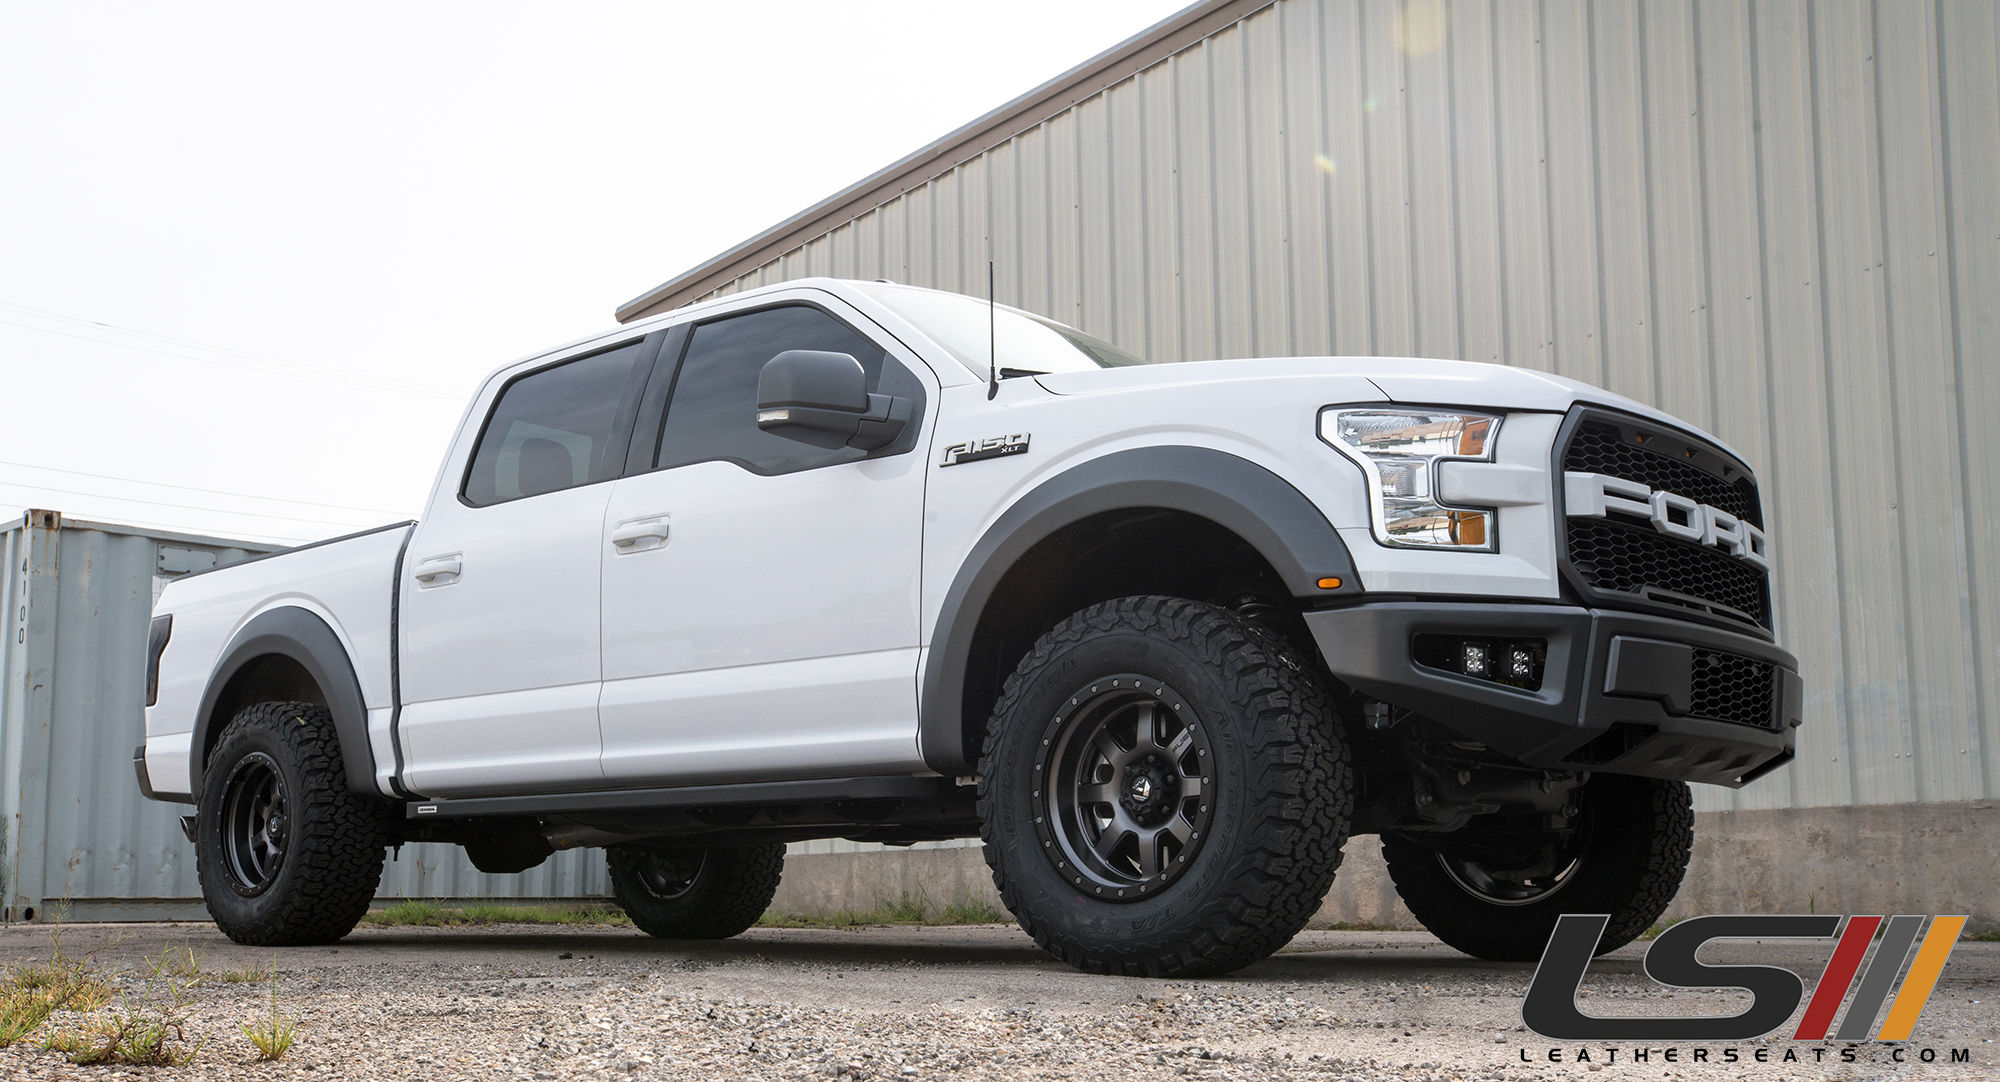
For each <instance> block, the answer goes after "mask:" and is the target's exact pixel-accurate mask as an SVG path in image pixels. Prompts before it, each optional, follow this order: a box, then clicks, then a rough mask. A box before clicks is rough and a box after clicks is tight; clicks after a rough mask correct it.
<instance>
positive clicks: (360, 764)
mask: <svg viewBox="0 0 2000 1082" xmlns="http://www.w3.org/2000/svg"><path fill="white" fill-rule="evenodd" d="M272 655H276V656H279V657H284V658H289V659H290V660H292V661H293V662H296V663H297V664H298V666H299V667H300V668H302V669H304V670H305V671H306V674H307V675H308V676H311V677H312V679H313V682H314V683H315V684H317V685H319V690H320V693H321V694H322V695H324V696H326V708H327V710H328V711H329V712H330V713H332V715H333V727H334V732H335V733H336V734H338V735H339V737H340V758H341V762H342V763H343V764H344V765H345V766H346V767H347V787H348V788H349V789H352V790H354V791H355V792H357V793H366V794H368V795H369V796H379V795H380V793H379V792H378V791H377V790H376V788H375V753H374V749H373V748H371V747H369V745H368V705H367V702H366V700H364V699H363V698H362V697H361V680H360V678H359V677H357V676H355V675H354V664H353V662H352V661H350V660H349V659H348V656H347V650H346V648H345V647H343V646H342V645H341V644H340V637H339V636H338V635H335V634H334V633H333V629H332V628H330V627H328V626H327V625H326V621H325V620H322V619H320V618H319V616H318V614H316V613H313V612H310V611H308V610H306V609H301V608H297V607H294V606H286V607H284V608H277V609H272V610H270V611H269V612H265V613H260V614H259V615H258V616H257V617H256V618H254V619H252V620H251V621H250V622H249V623H247V624H245V625H243V629H242V630H240V631H238V632H237V633H236V636H235V637H234V638H232V639H230V640H229V645H228V646H226V647H224V648H223V650H222V658H221V660H219V661H217V662H216V664H215V669H214V670H213V671H212V672H211V673H210V674H209V677H208V687H207V688H206V689H205V690H203V691H202V693H201V706H200V707H199V708H198V709H197V710H196V711H195V722H194V743H193V744H192V745H191V746H190V747H189V748H188V781H189V784H190V785H191V786H192V788H190V789H189V792H190V793H191V794H193V796H194V798H195V799H196V800H200V799H201V781H202V773H203V770H204V768H205V767H206V766H207V762H206V760H207V758H208V747H209V741H210V739H211V734H214V733H216V731H217V730H218V729H220V728H221V727H222V726H224V725H227V724H229V721H230V719H229V718H218V717H216V716H215V714H216V710H217V707H218V705H219V703H220V702H221V699H222V692H223V690H224V689H225V688H227V687H228V686H229V683H230V681H232V680H234V679H236V677H237V675H238V674H240V673H241V672H242V671H243V669H244V667H246V666H248V665H249V664H250V663H251V662H254V661H256V660H257V659H259V658H264V657H270V656H272Z"/></svg>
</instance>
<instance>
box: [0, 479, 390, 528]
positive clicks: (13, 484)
mask: <svg viewBox="0 0 2000 1082" xmlns="http://www.w3.org/2000/svg"><path fill="white" fill-rule="evenodd" d="M0 488H27V489H33V490H35V491H36V492H53V493H56V494H57V495H64V496H88V497H91V498H93V499H99V500H118V501H121V502H124V503H142V504H145V505H146V506H148V507H168V508H172V509H174V510H176V511H206V512H209V513H210V514H216V515H239V516H242V517H244V518H268V519H272V520H275V521H278V522H318V523H322V524H324V525H327V526H359V525H365V523H357V522H350V521H347V520H345V519H337V518H314V517H313V516H311V515H273V514H267V513H265V512H262V511H232V510H230V509H228V508H226V507H200V506H196V505H195V504H189V503H168V502H166V501H163V500H143V499H140V498H139V497H137V496H111V495H107V494H105V493H102V492H78V491H77V490H75V489H73V488H51V487H49V486H48V485H31V484H28V483H27V482H25V481H6V480H0Z"/></svg>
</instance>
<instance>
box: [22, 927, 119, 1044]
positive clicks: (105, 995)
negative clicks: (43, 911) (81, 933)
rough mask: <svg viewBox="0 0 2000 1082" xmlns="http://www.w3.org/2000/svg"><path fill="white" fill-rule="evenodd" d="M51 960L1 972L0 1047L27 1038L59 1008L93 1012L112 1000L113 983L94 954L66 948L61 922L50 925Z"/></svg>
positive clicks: (59, 1009)
mask: <svg viewBox="0 0 2000 1082" xmlns="http://www.w3.org/2000/svg"><path fill="white" fill-rule="evenodd" d="M49 947H50V954H49V960H48V961H46V962H33V963H30V964H28V965H25V966H21V967H18V968H15V969H11V970H8V971H7V972H6V973H5V974H0V1048H6V1047H7V1046H9V1045H11V1044H14V1043H15V1042H17V1041H21V1040H25V1039H26V1038H27V1037H28V1036H29V1035H30V1034H32V1033H34V1032H35V1031H36V1030H39V1029H40V1028H42V1023H44V1022H46V1021H48V1020H49V1017H50V1016H51V1015H53V1014H55V1013H56V1012H57V1011H94V1010H97V1009H98V1008H99V1007H102V1006H104V1005H105V1004H106V1003H109V1002H110V1001H111V997H112V988H111V984H110V982H108V981H106V980H105V979H104V978H103V977H100V976H99V975H98V974H97V971H96V967H95V966H94V965H93V964H92V961H91V956H90V955H89V954H85V955H83V956H82V957H77V956H75V955H71V954H69V953H67V952H65V951H64V950H63V945H62V924H61V922H60V921H57V922H56V923H55V924H53V925H51V926H50V928H49Z"/></svg>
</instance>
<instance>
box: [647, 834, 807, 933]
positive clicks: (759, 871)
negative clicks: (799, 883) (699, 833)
mask: <svg viewBox="0 0 2000 1082" xmlns="http://www.w3.org/2000/svg"><path fill="white" fill-rule="evenodd" d="M607 858H608V863H609V865H610V869H611V892H612V894H613V895H615V896H616V897H617V899H618V905H619V907H620V908H622V909H624V910H625V915H626V916H629V917H631V918H632V923H633V924H636V925H638V926H639V930H640V931H642V932H645V933H646V934H647V935H650V936H654V937H656V938H659V939H728V938H729V937H730V936H733V935H735V934H737V933H738V932H741V931H743V930H744V929H745V928H748V927H750V926H751V925H753V924H755V923H757V918H758V917H761V916H763V915H764V910H765V909H768V908H769V907H770V905H771V898H772V897H773V896H774V895H776V894H777V893H778V879H779V877H780V876H781V875H782V874H783V873H784V870H785V847H784V846H783V845H751V846H744V847H741V848H735V849H721V848H716V849H665V848H659V847H655V846H645V845H614V846H612V847H611V848H610V850H609V851H608V853H607Z"/></svg>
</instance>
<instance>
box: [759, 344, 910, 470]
mask: <svg viewBox="0 0 2000 1082" xmlns="http://www.w3.org/2000/svg"><path fill="white" fill-rule="evenodd" d="M909 423H910V401H909V399H907V398H899V397H896V396H894V395H882V394H870V393H869V392H868V375H867V373H866V372H865V371H863V370H862V368H861V362H860V361H857V360H855V359H854V357H853V356H852V355H851V354H846V353H829V352H826V351H823V350H815V349H788V350H786V351H785V352H783V353H780V354H778V355H777V356H775V357H773V358H771V359H770V360H769V361H766V362H765V363H764V367H763V369H762V370H761V371H759V372H758V373H757V427H758V428H760V429H762V430H764V431H765V432H769V433H771V434H772V435H776V436H783V437H785V438H787V439H794V440H798V441H799V442H801V443H809V444H811V445H813V446H815V447H857V448H860V449H861V450H864V451H873V450H875V449H877V448H880V447H886V446H888V445H889V444H890V443H893V442H895V439H896V437H897V436H900V435H902V433H903V429H904V428H905V427H907V426H908V425H909Z"/></svg>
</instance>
